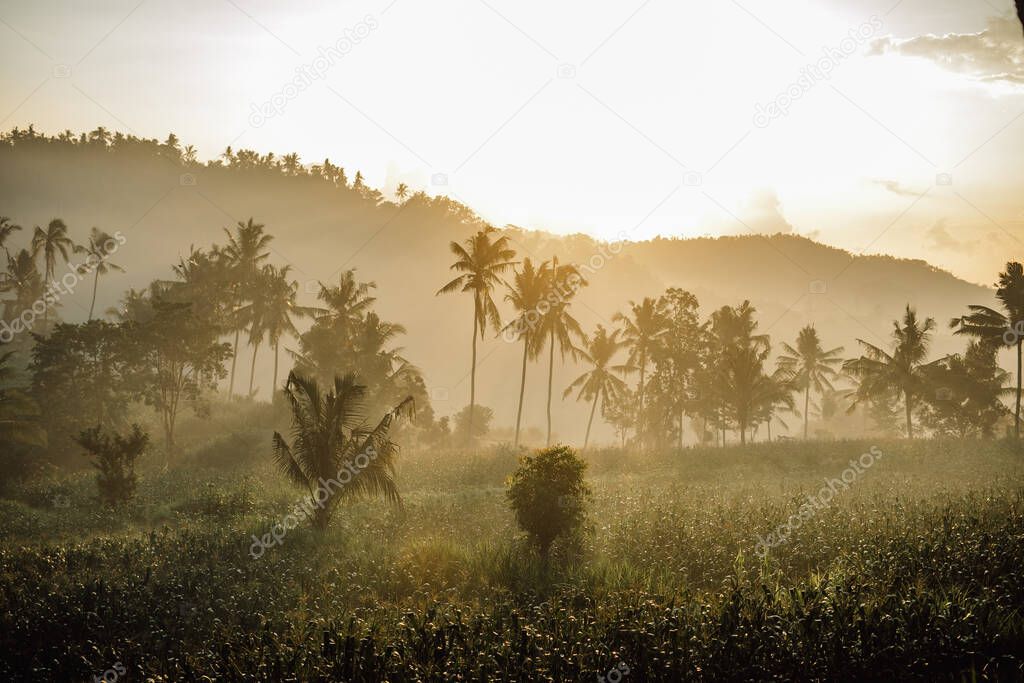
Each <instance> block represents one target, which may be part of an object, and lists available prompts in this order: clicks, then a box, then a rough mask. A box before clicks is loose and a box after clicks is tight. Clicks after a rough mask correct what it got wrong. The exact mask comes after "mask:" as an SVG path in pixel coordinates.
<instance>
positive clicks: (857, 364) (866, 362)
mask: <svg viewBox="0 0 1024 683" xmlns="http://www.w3.org/2000/svg"><path fill="white" fill-rule="evenodd" d="M934 329H935V321H934V320H933V319H931V318H925V320H924V321H923V322H922V321H919V320H918V318H917V311H915V310H914V309H913V308H911V307H910V304H907V308H906V311H905V312H904V314H903V321H902V322H900V321H899V320H896V321H894V322H893V332H892V336H893V350H892V353H891V354H890V353H886V352H885V351H883V350H882V349H880V348H878V347H877V346H875V345H873V344H869V343H868V342H866V341H864V340H863V339H858V340H857V343H859V344H860V345H861V347H863V349H864V355H862V356H861V357H860V358H853V359H850V360H848V361H846V362H845V363H843V369H844V370H845V371H847V372H849V373H850V374H852V375H854V376H855V377H856V378H857V379H858V380H860V384H859V386H858V387H857V391H856V392H855V393H854V395H853V398H854V400H853V403H852V405H851V408H853V407H854V406H856V405H857V404H858V403H860V402H862V401H865V400H872V399H879V398H882V397H884V396H885V395H887V394H888V393H890V392H891V393H893V394H895V396H896V397H897V398H900V397H902V399H903V408H904V412H905V415H906V421H907V438H908V439H913V438H914V423H913V412H914V402H915V400H916V399H917V398H918V397H920V396H921V394H922V393H923V392H924V391H925V389H926V387H927V386H928V376H927V374H928V371H929V368H930V367H933V366H935V365H938V364H939V363H942V362H943V361H944V360H945V358H940V359H938V360H935V361H931V362H930V363H926V362H925V359H926V358H927V357H928V347H929V345H930V341H931V333H932V330H934Z"/></svg>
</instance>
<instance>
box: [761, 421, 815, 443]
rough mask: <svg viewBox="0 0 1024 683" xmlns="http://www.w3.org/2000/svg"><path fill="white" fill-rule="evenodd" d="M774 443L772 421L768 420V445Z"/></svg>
mask: <svg viewBox="0 0 1024 683" xmlns="http://www.w3.org/2000/svg"><path fill="white" fill-rule="evenodd" d="M804 438H805V439H806V438H807V428H806V427H805V428H804ZM771 442H772V419H771V418H770V417H769V418H768V443H771Z"/></svg>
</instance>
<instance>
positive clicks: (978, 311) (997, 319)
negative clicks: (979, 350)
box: [949, 261, 1024, 439]
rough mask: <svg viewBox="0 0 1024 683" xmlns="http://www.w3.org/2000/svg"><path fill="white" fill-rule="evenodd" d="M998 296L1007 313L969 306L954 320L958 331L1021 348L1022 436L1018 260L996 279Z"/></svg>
mask: <svg viewBox="0 0 1024 683" xmlns="http://www.w3.org/2000/svg"><path fill="white" fill-rule="evenodd" d="M996 298H997V299H999V303H1001V304H1002V305H1003V309H1004V310H1005V311H1006V312H1005V313H1000V312H999V311H997V310H995V309H992V308H989V307H988V306H968V308H969V309H970V311H971V312H970V313H969V314H967V315H965V316H962V317H960V318H954V319H953V320H951V321H950V323H949V324H950V327H952V328H954V330H955V331H954V334H963V335H967V336H969V337H975V338H976V339H980V340H984V341H985V342H987V343H988V344H990V345H992V346H994V347H999V346H1006V347H1009V348H1013V347H1016V349H1017V393H1016V401H1015V402H1016V405H1015V407H1014V411H1013V430H1014V435H1015V436H1016V437H1017V438H1018V439H1019V438H1020V400H1021V345H1022V343H1024V334H1021V332H1024V266H1022V265H1021V264H1020V263H1018V262H1015V261H1014V262H1010V263H1007V264H1006V270H1005V271H1003V272H1002V273H1000V274H999V281H998V282H996Z"/></svg>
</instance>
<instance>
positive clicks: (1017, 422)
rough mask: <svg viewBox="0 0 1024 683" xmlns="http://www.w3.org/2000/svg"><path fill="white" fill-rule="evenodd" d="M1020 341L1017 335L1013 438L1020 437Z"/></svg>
mask: <svg viewBox="0 0 1024 683" xmlns="http://www.w3.org/2000/svg"><path fill="white" fill-rule="evenodd" d="M1021 341H1024V340H1022V339H1021V338H1020V336H1018V337H1017V406H1016V408H1014V413H1013V435H1014V437H1015V438H1017V439H1019V438H1020V388H1021V387H1020V351H1021Z"/></svg>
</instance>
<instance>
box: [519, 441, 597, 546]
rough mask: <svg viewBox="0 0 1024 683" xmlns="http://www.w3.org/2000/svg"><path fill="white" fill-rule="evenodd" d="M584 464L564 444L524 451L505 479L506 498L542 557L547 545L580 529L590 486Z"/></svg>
mask: <svg viewBox="0 0 1024 683" xmlns="http://www.w3.org/2000/svg"><path fill="white" fill-rule="evenodd" d="M586 469H587V464H586V463H585V462H584V461H582V460H580V458H579V457H578V456H577V455H576V451H574V450H573V449H572V448H570V447H568V446H553V447H550V448H545V449H543V450H540V451H537V452H535V453H534V454H533V455H525V456H523V457H522V459H521V460H520V464H519V468H518V469H517V470H516V471H515V472H514V473H513V474H512V476H511V477H510V478H509V482H508V491H507V495H508V499H509V503H510V504H511V506H512V511H513V512H514V513H515V516H516V521H517V522H518V523H519V526H520V528H521V529H522V530H523V531H525V532H526V533H527V535H528V536H529V537H530V541H531V542H532V543H533V544H534V545H535V546H536V547H537V550H538V551H539V552H540V555H541V557H542V558H544V560H545V561H546V560H547V558H548V556H549V555H550V552H551V545H552V543H554V542H555V541H556V540H558V539H560V538H566V537H569V536H571V535H572V534H574V533H576V532H577V531H579V530H580V528H581V526H582V525H583V522H584V520H585V517H586V501H587V498H588V497H589V496H590V488H589V487H588V486H587V483H586V481H585V480H584V479H583V474H584V472H585V471H586Z"/></svg>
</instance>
